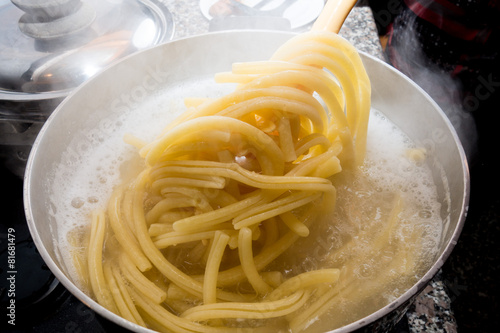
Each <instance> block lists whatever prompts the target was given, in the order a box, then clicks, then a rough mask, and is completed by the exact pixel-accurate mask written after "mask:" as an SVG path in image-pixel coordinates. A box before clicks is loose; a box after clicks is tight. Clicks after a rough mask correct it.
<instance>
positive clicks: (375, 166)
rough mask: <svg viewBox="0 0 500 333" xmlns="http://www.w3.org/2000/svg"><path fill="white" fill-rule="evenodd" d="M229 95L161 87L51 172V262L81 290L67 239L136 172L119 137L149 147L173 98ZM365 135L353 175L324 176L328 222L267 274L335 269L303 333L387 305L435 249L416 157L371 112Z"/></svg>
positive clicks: (172, 111) (434, 223) (435, 221)
mask: <svg viewBox="0 0 500 333" xmlns="http://www.w3.org/2000/svg"><path fill="white" fill-rule="evenodd" d="M232 89H233V87H232V86H231V85H228V86H225V85H222V86H221V85H215V84H213V79H212V77H210V78H206V79H205V80H199V79H198V80H196V81H189V82H185V83H184V84H182V85H178V86H176V87H169V90H168V91H169V94H168V96H165V95H161V96H160V95H158V96H153V97H151V98H150V99H148V100H147V101H142V102H141V103H139V104H140V105H141V107H140V108H130V110H131V111H126V112H123V113H122V114H120V115H119V116H118V118H117V119H116V120H113V121H112V122H110V121H102V122H101V123H99V124H98V125H97V126H96V128H95V129H94V130H93V131H90V132H88V133H85V134H82V135H81V137H77V138H75V139H74V140H73V141H72V142H71V143H70V145H69V149H68V152H67V154H66V155H65V157H64V158H63V161H62V163H61V164H60V165H59V166H58V168H57V170H56V171H55V173H54V183H53V188H52V197H51V202H52V203H54V206H55V207H54V208H55V209H54V218H55V219H56V220H57V221H58V223H57V227H58V230H57V235H58V239H57V243H58V246H59V247H60V248H61V250H60V254H59V255H60V258H59V259H60V261H61V262H63V263H65V265H66V269H67V272H68V274H69V275H70V277H71V278H72V279H73V280H74V281H75V282H76V283H77V284H79V287H81V288H84V286H83V285H81V284H80V283H79V277H78V274H77V272H76V270H75V268H74V265H73V262H72V257H71V253H72V251H73V253H74V251H75V249H74V248H73V245H74V243H73V242H72V241H71V239H73V237H68V235H72V236H74V235H75V230H76V231H85V230H88V228H89V225H90V215H91V212H92V211H93V210H95V209H98V208H101V209H103V208H105V207H106V203H107V199H108V197H109V195H110V194H111V191H112V190H113V187H114V186H116V185H117V184H120V183H121V182H123V180H125V179H129V178H131V177H132V176H133V175H134V173H135V170H139V169H140V167H141V166H142V162H141V160H140V159H139V158H138V157H137V152H136V149H135V148H133V147H131V146H129V145H127V144H125V143H124V142H123V135H124V134H125V133H131V134H133V135H135V136H137V137H139V138H142V139H144V140H146V141H149V140H152V139H153V138H154V137H155V136H156V135H157V134H158V133H160V132H161V130H162V129H163V127H164V126H165V125H166V124H168V123H169V122H170V121H171V120H172V119H173V118H175V117H176V116H177V115H178V114H180V113H181V112H182V111H183V110H184V109H185V108H184V106H183V105H182V100H183V97H190V96H196V97H214V96H220V95H222V94H225V93H227V92H228V91H231V90H232ZM368 138H369V139H368V147H367V156H366V163H365V165H364V166H363V167H362V168H361V170H359V171H357V172H342V173H341V174H340V175H338V176H336V178H335V179H334V181H335V184H336V187H337V192H338V199H337V207H336V210H335V213H334V214H333V216H327V217H323V220H324V221H318V222H317V223H315V226H314V227H312V228H311V235H310V236H309V237H308V238H307V239H302V240H300V242H299V243H298V244H297V246H296V247H294V248H292V249H290V251H288V253H286V254H285V255H284V256H283V258H281V263H280V264H277V266H279V267H276V268H280V269H282V270H283V271H284V272H287V271H289V270H290V269H292V270H293V271H294V272H300V271H305V270H309V269H314V268H319V267H338V268H340V269H341V270H342V277H343V281H347V282H345V285H343V286H340V287H339V293H338V296H337V298H336V302H335V304H333V305H332V309H331V311H330V313H327V314H325V318H326V316H327V317H328V318H329V319H328V321H325V320H313V321H311V322H310V323H308V328H309V329H310V330H311V331H315V332H317V331H322V330H326V329H332V328H333V327H338V326H341V325H344V324H347V323H349V322H352V321H354V320H356V319H359V318H362V317H363V316H365V315H367V314H369V313H371V312H373V311H375V310H377V309H379V308H380V307H382V306H384V305H386V304H388V303H389V302H390V301H392V300H394V299H395V298H397V297H398V296H399V295H401V293H402V292H404V291H405V290H406V289H408V288H409V287H410V286H412V285H413V284H414V283H415V282H416V281H417V280H418V279H419V278H420V277H421V276H422V275H423V274H424V273H425V272H426V270H427V269H428V268H429V267H430V265H432V263H433V261H434V258H435V255H436V252H437V249H438V246H439V241H440V239H441V234H442V220H441V217H440V210H441V207H440V204H439V202H438V198H437V192H436V187H435V185H434V182H433V180H432V174H431V171H430V169H429V168H428V167H427V166H426V163H425V160H421V159H420V158H416V157H422V156H423V152H421V151H419V150H418V147H415V146H414V145H413V143H412V142H411V140H409V139H408V137H407V136H406V135H405V134H404V133H402V132H401V130H399V129H398V128H397V127H396V126H394V124H392V123H391V122H390V121H389V120H388V119H386V118H385V117H384V115H383V114H382V113H380V112H378V111H376V110H372V113H371V119H370V126H369V133H368ZM90 148H92V149H90ZM75 166H78V167H75ZM398 203H399V204H400V205H401V207H403V210H402V211H401V212H397V213H398V214H397V217H398V223H397V224H396V225H394V226H390V222H388V221H390V220H391V214H394V209H395V208H394V207H395V206H398ZM81 234H85V232H83V233H81ZM381 237H382V239H383V238H384V237H388V238H387V241H386V242H385V243H384V244H386V243H387V242H389V245H388V246H385V247H380V248H377V247H376V246H375V247H374V246H373V244H376V243H377V242H379V240H380V239H381ZM294 249H297V250H294ZM346 277H347V278H346ZM374 281H375V282H374ZM317 319H319V318H317Z"/></svg>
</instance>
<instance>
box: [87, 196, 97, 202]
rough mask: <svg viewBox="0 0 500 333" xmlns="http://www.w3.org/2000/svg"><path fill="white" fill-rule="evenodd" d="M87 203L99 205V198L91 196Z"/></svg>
mask: <svg viewBox="0 0 500 333" xmlns="http://www.w3.org/2000/svg"><path fill="white" fill-rule="evenodd" d="M87 201H88V202H89V203H97V202H99V198H98V197H96V196H90V197H88V199H87Z"/></svg>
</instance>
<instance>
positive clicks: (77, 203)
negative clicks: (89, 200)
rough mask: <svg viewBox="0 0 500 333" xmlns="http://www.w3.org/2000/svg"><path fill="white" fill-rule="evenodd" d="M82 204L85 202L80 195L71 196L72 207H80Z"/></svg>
mask: <svg viewBox="0 0 500 333" xmlns="http://www.w3.org/2000/svg"><path fill="white" fill-rule="evenodd" d="M84 204H85V200H83V199H82V198H80V197H76V198H73V200H71V206H73V207H74V208H77V209H78V208H80V207H82V206H83V205H84Z"/></svg>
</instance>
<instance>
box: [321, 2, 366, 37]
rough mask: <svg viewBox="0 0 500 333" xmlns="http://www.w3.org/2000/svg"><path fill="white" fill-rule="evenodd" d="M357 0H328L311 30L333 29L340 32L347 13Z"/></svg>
mask: <svg viewBox="0 0 500 333" xmlns="http://www.w3.org/2000/svg"><path fill="white" fill-rule="evenodd" d="M356 2H357V0H328V1H327V3H326V4H325V7H324V8H323V10H322V11H321V14H320V15H319V16H318V18H317V19H316V21H315V22H314V24H313V26H312V28H311V31H331V32H335V33H338V32H339V31H340V28H341V27H342V24H344V21H345V19H346V18H347V15H349V13H350V12H351V9H352V8H353V7H354V5H355V4H356Z"/></svg>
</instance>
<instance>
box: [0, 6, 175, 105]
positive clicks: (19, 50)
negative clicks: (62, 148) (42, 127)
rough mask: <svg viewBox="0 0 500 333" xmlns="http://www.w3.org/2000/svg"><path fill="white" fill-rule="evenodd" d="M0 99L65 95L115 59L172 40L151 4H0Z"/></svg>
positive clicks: (165, 14) (165, 15)
mask: <svg viewBox="0 0 500 333" xmlns="http://www.w3.org/2000/svg"><path fill="white" fill-rule="evenodd" d="M0 22H1V24H0V100H2V99H3V100H11V101H23V100H33V99H45V98H54V97H60V96H64V95H66V94H67V93H68V92H69V91H70V90H71V89H73V88H75V87H76V86H78V85H79V84H81V83H83V82H84V81H85V80H87V79H88V78H90V77H91V76H93V75H94V74H96V73H97V72H99V71H100V70H101V69H103V68H104V67H106V66H108V65H110V64H111V63H113V62H114V61H116V60H117V59H119V58H122V57H124V56H126V55H128V54H131V53H133V52H136V51H139V50H142V49H145V48H148V47H151V46H154V45H157V44H160V43H162V42H165V41H167V40H170V39H172V37H173V32H174V27H173V25H174V24H173V20H172V16H171V14H170V12H169V11H168V9H167V8H166V7H165V6H164V5H163V4H161V3H160V2H159V1H154V0H51V1H47V0H0Z"/></svg>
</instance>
